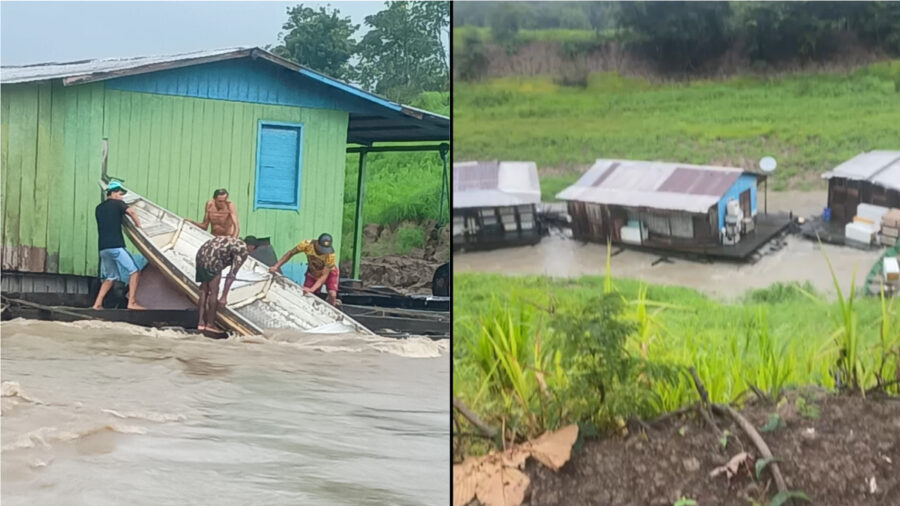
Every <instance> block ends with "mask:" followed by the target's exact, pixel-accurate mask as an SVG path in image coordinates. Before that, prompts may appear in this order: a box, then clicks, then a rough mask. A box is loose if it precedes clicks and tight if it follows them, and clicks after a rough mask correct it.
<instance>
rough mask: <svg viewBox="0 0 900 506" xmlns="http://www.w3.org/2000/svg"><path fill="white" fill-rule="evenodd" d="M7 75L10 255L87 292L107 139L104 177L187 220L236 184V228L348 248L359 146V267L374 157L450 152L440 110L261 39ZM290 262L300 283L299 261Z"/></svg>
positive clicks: (28, 68) (5, 264) (280, 243)
mask: <svg viewBox="0 0 900 506" xmlns="http://www.w3.org/2000/svg"><path fill="white" fill-rule="evenodd" d="M0 82H2V100H0V104H2V125H0V127H2V174H3V186H2V202H3V210H2V262H0V263H2V269H3V271H5V272H4V274H7V273H10V272H15V273H20V274H21V273H31V274H34V275H41V276H40V277H41V281H40V282H41V283H45V282H46V283H50V281H53V283H51V284H53V286H56V288H53V287H52V286H50V285H47V286H46V287H44V288H42V289H46V290H55V289H58V287H59V286H60V285H59V283H60V282H62V281H61V280H62V279H63V277H65V276H68V277H66V278H65V279H67V280H68V281H67V282H69V285H68V287H67V288H66V290H77V291H79V293H80V292H82V291H84V290H85V288H84V286H85V285H84V282H85V279H86V278H89V277H92V276H96V274H97V271H98V262H99V261H98V255H97V227H96V224H95V221H94V214H93V212H94V207H95V206H96V205H97V204H98V203H99V202H100V199H101V193H100V190H99V187H98V180H99V179H100V177H101V164H102V163H103V161H104V159H103V158H102V154H101V145H104V143H105V145H106V146H107V147H108V159H106V170H107V171H108V174H109V176H111V177H115V178H117V179H120V180H123V181H124V184H125V186H126V187H128V188H131V189H133V190H134V191H135V192H138V193H140V194H142V195H144V196H146V197H147V198H149V199H151V200H153V201H154V202H156V203H157V204H159V205H160V206H162V207H164V208H166V209H168V210H170V211H172V212H174V213H176V214H178V215H181V216H185V217H190V218H192V219H195V220H199V219H201V218H202V213H203V208H204V203H205V202H206V201H207V200H209V199H210V198H211V197H212V194H213V191H214V190H215V189H217V188H226V189H227V190H228V191H229V192H230V199H231V201H232V202H234V204H235V205H236V206H237V209H238V218H239V222H240V231H241V232H240V233H241V235H242V236H243V235H247V234H252V235H255V236H268V237H270V238H271V243H272V244H273V246H274V247H275V249H276V251H277V252H278V254H279V255H280V254H281V253H283V252H284V251H286V250H287V249H289V248H291V247H293V246H294V245H295V244H296V243H297V241H299V240H301V239H308V238H312V237H317V236H318V235H319V234H320V233H322V232H330V233H332V234H333V236H334V239H335V250H336V251H337V252H340V250H341V248H340V246H341V245H340V241H341V225H342V212H343V201H344V173H345V165H346V163H347V156H346V155H347V153H348V152H350V153H359V156H360V183H361V184H359V185H358V193H357V197H358V198H357V204H358V205H357V216H356V218H357V220H356V221H357V223H356V230H355V232H356V235H355V238H356V241H355V244H354V249H355V254H354V257H355V258H354V260H355V266H354V267H355V269H354V271H355V272H356V271H358V264H359V254H360V253H359V252H360V246H361V243H360V241H361V236H362V219H361V215H362V207H361V205H362V200H363V199H362V198H361V197H362V195H363V192H364V187H365V184H364V181H365V179H364V175H365V170H364V169H365V155H366V153H368V152H375V151H391V150H396V149H395V148H394V146H396V143H398V142H413V141H415V142H421V141H435V142H441V143H442V144H441V145H440V146H439V145H437V144H432V145H422V144H417V145H416V147H412V146H399V148H403V149H405V150H412V149H421V150H434V151H437V150H439V149H442V150H443V151H442V153H444V152H446V148H447V144H446V141H448V140H449V118H447V117H445V116H439V115H436V114H432V113H429V112H426V111H422V110H419V109H415V108H412V107H408V106H404V105H401V104H397V103H394V102H391V101H389V100H387V99H384V98H382V97H379V96H376V95H374V94H371V93H368V92H365V91H363V90H361V89H359V88H356V87H354V86H351V85H349V84H346V83H343V82H341V81H338V80H335V79H332V78H330V77H328V76H325V75H323V74H320V73H318V72H315V71H313V70H310V69H307V68H305V67H301V66H298V65H296V64H294V63H292V62H290V61H287V60H284V59H282V58H279V57H277V56H275V55H273V54H271V53H269V52H267V51H264V50H262V49H259V48H237V49H224V50H215V51H204V52H195V53H188V54H179V55H173V56H155V57H137V58H115V59H102V60H89V61H76V62H70V63H46V64H35V65H25V66H16V67H2V68H0ZM388 142H389V143H391V144H389V145H379V143H388ZM300 259H302V256H300V257H299V258H298V260H300ZM286 267H287V268H286V269H285V274H287V275H288V276H289V277H292V278H294V279H302V275H303V273H304V272H305V264H304V263H302V262H296V263H291V264H288V265H287V266H286ZM6 277H7V276H4V280H5V279H6ZM65 284H66V283H63V285H65ZM76 285H77V288H72V287H73V286H76ZM4 287H5V288H6V289H9V287H8V286H7V285H6V284H4ZM73 293H74V292H73Z"/></svg>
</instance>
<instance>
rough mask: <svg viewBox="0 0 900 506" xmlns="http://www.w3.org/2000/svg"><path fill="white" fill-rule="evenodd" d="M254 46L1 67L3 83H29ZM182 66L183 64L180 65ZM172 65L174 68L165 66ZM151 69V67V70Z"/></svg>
mask: <svg viewBox="0 0 900 506" xmlns="http://www.w3.org/2000/svg"><path fill="white" fill-rule="evenodd" d="M252 49H254V48H252V47H233V48H226V49H213V50H208V51H194V52H190V53H180V54H172V55H162V56H137V57H132V58H102V59H97V60H80V61H72V62H63V63H36V64H31V65H15V66H5V65H4V66H2V67H0V82H2V83H3V84H12V83H27V82H32V81H46V80H48V79H65V78H77V77H83V76H89V75H91V74H102V73H107V72H121V71H128V70H138V69H141V68H142V67H146V66H150V65H153V66H156V65H160V64H163V65H164V64H175V63H183V64H184V65H193V64H196V61H195V60H203V61H206V60H210V59H215V58H217V57H222V56H233V57H236V56H241V53H247V54H249V51H250V50H252ZM179 66H183V65H179ZM166 68H172V67H168V66H167V67H166ZM151 70H152V69H151Z"/></svg>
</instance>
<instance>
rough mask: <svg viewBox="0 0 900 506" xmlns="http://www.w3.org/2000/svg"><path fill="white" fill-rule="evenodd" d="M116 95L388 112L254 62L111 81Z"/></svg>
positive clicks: (230, 62)
mask: <svg viewBox="0 0 900 506" xmlns="http://www.w3.org/2000/svg"><path fill="white" fill-rule="evenodd" d="M106 87H107V88H109V89H113V90H124V91H135V92H140V93H156V94H161V95H180V96H186V97H195V98H211V99H216V100H230V101H235V102H250V103H257V104H272V105H288V106H294V107H309V108H313V109H332V110H338V111H347V112H351V113H359V114H365V113H373V114H379V113H381V114H383V113H384V110H383V108H381V107H379V106H378V105H376V104H373V103H372V102H369V101H367V100H364V99H362V98H357V97H354V96H352V95H351V94H350V93H347V92H345V91H341V90H339V89H336V88H335V87H333V86H330V85H328V84H325V83H323V82H321V81H319V80H316V79H313V78H310V77H306V76H304V75H301V74H300V73H298V72H294V71H292V70H289V69H285V68H280V67H276V66H275V65H274V64H271V63H268V62H259V61H253V60H250V59H246V58H245V59H240V60H227V61H221V62H214V63H205V64H202V65H193V66H189V67H182V68H177V69H171V70H163V71H159V72H152V73H149V74H141V75H136V76H126V77H119V78H115V79H110V80H108V81H106Z"/></svg>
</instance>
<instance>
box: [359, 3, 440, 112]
mask: <svg viewBox="0 0 900 506" xmlns="http://www.w3.org/2000/svg"><path fill="white" fill-rule="evenodd" d="M386 5H387V9H385V10H383V11H381V12H378V13H377V14H374V15H371V16H366V20H365V23H366V25H367V26H369V27H370V30H369V31H368V32H367V33H366V34H365V35H364V36H363V38H362V40H361V41H360V42H359V44H358V45H357V49H358V55H359V63H357V65H356V74H355V77H356V80H357V82H359V83H360V84H361V85H362V86H363V87H364V88H366V89H368V90H371V91H374V92H375V93H379V94H381V95H384V96H386V97H388V98H390V99H393V100H397V101H409V100H411V99H412V98H413V97H415V96H416V95H418V94H419V93H421V92H423V91H446V90H449V89H450V77H449V76H450V67H449V63H448V61H447V53H446V50H445V48H444V45H443V43H442V42H441V38H442V36H443V34H444V33H445V31H446V30H448V28H449V26H450V4H449V2H399V1H398V2H387V3H386Z"/></svg>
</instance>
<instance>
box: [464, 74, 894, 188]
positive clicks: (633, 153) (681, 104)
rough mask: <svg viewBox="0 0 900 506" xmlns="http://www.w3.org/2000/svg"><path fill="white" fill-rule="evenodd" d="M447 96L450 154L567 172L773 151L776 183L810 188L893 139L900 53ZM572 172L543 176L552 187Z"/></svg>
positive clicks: (745, 159) (505, 85)
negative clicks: (626, 162)
mask: <svg viewBox="0 0 900 506" xmlns="http://www.w3.org/2000/svg"><path fill="white" fill-rule="evenodd" d="M454 100H455V104H454V110H453V120H454V139H453V140H454V157H455V158H456V159H515V160H534V161H536V162H537V163H538V166H539V167H552V168H555V169H564V170H566V169H572V168H575V167H583V166H588V165H590V164H592V162H593V160H595V159H597V158H625V159H635V160H643V159H646V160H665V161H677V162H685V163H719V164H729V165H734V166H743V167H748V168H749V167H751V166H755V164H756V163H757V162H758V160H759V159H760V158H761V157H763V156H765V155H771V156H774V157H775V158H776V159H777V160H778V169H777V170H776V172H775V177H774V179H773V181H771V183H772V185H773V189H787V188H798V189H807V188H810V187H820V186H821V185H822V183H821V180H820V179H819V175H820V174H821V173H822V172H825V171H827V170H829V169H831V168H833V167H834V166H836V165H837V164H839V163H840V162H842V161H845V160H847V159H849V158H851V157H853V156H855V155H856V154H858V153H860V152H862V151H866V150H872V149H896V148H897V145H898V139H900V122H898V121H897V118H898V117H900V60H894V61H888V62H882V63H877V64H873V65H869V66H867V67H864V68H861V69H859V70H856V71H854V72H851V73H849V74H835V73H831V74H812V75H796V76H790V77H779V78H772V79H767V78H759V77H749V76H745V77H735V78H731V79H727V80H722V81H707V80H704V81H691V82H679V83H664V84H660V83H651V82H648V81H645V80H642V79H636V78H626V77H622V76H619V75H617V74H613V73H595V74H591V75H590V76H589V79H588V83H587V86H586V87H585V88H572V87H562V86H559V85H557V84H555V83H554V79H553V78H552V77H550V76H546V77H537V78H521V77H518V78H502V79H494V80H491V81H487V82H482V83H462V82H457V83H454ZM554 174H555V173H554ZM576 178H577V174H575V173H571V175H570V176H569V177H566V178H563V179H562V180H553V179H550V180H548V183H549V184H551V185H553V186H554V189H555V188H556V187H559V186H560V185H562V184H563V183H564V182H565V183H569V184H570V183H571V182H574V180H575V179H576ZM542 184H543V178H542ZM550 193H551V192H545V196H546V195H548V194H550Z"/></svg>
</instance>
